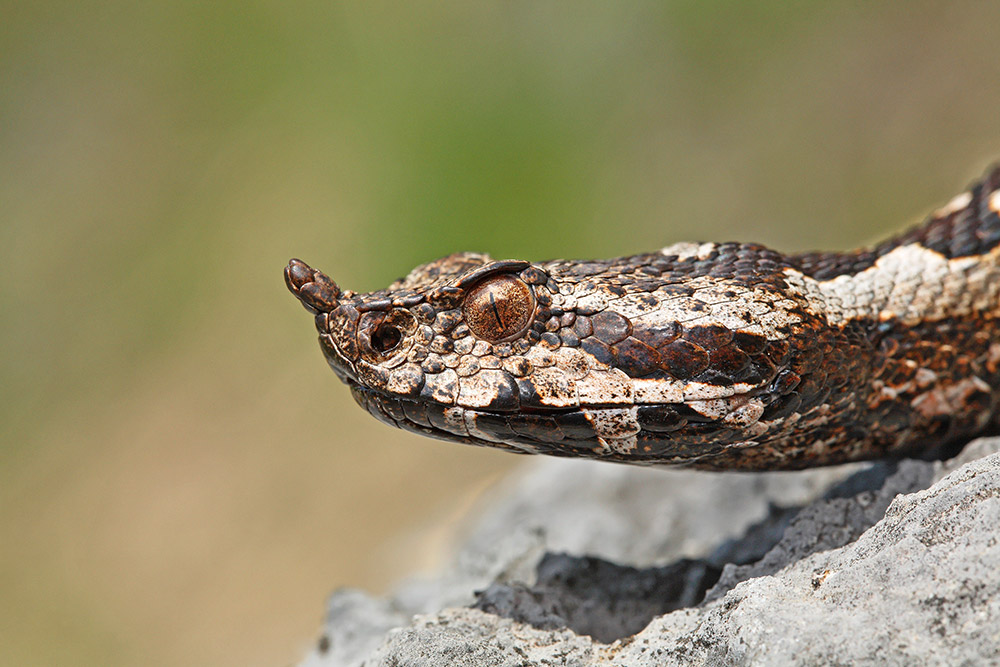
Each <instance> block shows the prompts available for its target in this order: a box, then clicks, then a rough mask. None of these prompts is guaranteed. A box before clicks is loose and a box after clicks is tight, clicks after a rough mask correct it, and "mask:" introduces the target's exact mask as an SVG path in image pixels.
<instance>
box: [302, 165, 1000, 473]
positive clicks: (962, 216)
mask: <svg viewBox="0 0 1000 667" xmlns="http://www.w3.org/2000/svg"><path fill="white" fill-rule="evenodd" d="M998 212H1000V168H995V169H994V170H993V171H991V172H990V173H989V174H988V175H987V176H986V177H985V178H984V179H983V181H981V182H980V183H977V184H976V185H974V186H973V187H972V188H971V190H970V191H969V192H967V193H964V194H963V195H960V196H958V197H956V198H955V199H954V200H952V202H950V203H949V204H947V205H945V206H944V207H942V208H941V209H939V210H938V211H937V212H936V213H935V214H933V215H932V216H931V218H930V219H929V220H928V221H927V222H926V223H925V224H924V225H922V226H921V227H918V228H916V229H914V230H911V231H910V232H907V233H905V234H903V235H901V236H898V237H896V238H894V239H892V240H889V241H887V242H885V243H883V244H881V245H878V246H876V247H875V248H873V249H871V250H859V251H856V252H851V253H840V254H838V253H812V254H804V255H797V256H785V255H782V254H780V253H778V252H775V251H773V250H770V249H768V248H765V247H763V246H760V245H755V244H740V243H723V244H714V243H702V244H696V243H681V244H676V245H673V246H670V247H668V248H664V249H663V250H662V251H660V252H654V253H648V254H642V255H635V256H631V257H620V258H615V259H609V260H599V261H598V260H588V261H565V260H556V261H551V262H542V263H536V264H532V263H528V262H524V261H517V260H505V261H500V262H496V261H493V260H492V259H491V258H490V257H489V256H487V255H482V254H474V253H459V254H455V255H450V256H448V257H445V258H442V259H440V260H437V261H435V262H431V263H429V264H425V265H423V266H420V267H418V268H416V269H414V270H413V271H412V272H411V273H410V274H409V275H408V276H406V277H405V278H403V279H401V280H399V281H397V282H395V283H393V284H392V285H390V286H389V287H388V288H387V289H385V290H380V291H378V292H373V293H369V294H356V293H353V292H350V291H344V290H341V289H340V288H339V287H338V286H337V285H336V284H335V283H334V282H333V281H332V280H330V279H329V278H328V277H327V276H326V275H325V274H323V273H321V272H319V271H317V270H315V269H312V268H310V267H309V266H307V265H306V264H304V263H303V262H301V261H299V260H292V261H291V262H290V263H289V265H288V267H287V268H286V270H285V278H286V282H287V284H288V286H289V289H291V290H292V292H293V293H294V294H295V295H296V296H297V297H298V298H299V299H300V300H301V301H302V303H303V304H304V305H305V306H306V308H307V309H309V310H310V311H311V312H312V313H314V315H315V319H316V328H317V330H318V331H319V333H320V345H321V347H322V349H323V352H324V354H325V356H326V358H327V361H328V362H329V364H330V366H331V367H332V368H333V370H334V371H335V372H336V373H337V375H338V376H339V377H340V378H341V379H342V380H343V381H345V382H346V383H348V384H349V385H350V387H351V390H352V394H353V396H354V398H355V400H357V402H358V403H359V404H360V405H361V406H363V407H364V408H365V409H367V410H368V411H369V412H370V413H371V414H372V415H373V416H375V417H376V418H378V419H379V420H381V421H383V422H385V423H387V424H389V425H392V426H396V427H399V428H403V429H406V430H410V431H414V432H418V433H423V434H425V435H429V436H432V437H437V438H443V439H446V440H455V441H459V442H466V443H471V444H478V445H487V446H491V447H500V448H504V449H508V450H511V451H516V452H524V453H541V454H551V455H556V456H577V457H590V458H596V459H604V460H611V461H620V462H625V463H638V464H675V465H688V466H692V467H698V468H706V469H739V470H769V469H792V468H802V467H808V466H814V465H826V464H832V463H838V462H842V461H850V460H859V459H870V458H878V457H885V456H901V455H905V454H910V453H914V452H920V451H922V450H924V449H926V448H927V447H929V446H932V445H941V444H942V443H952V442H960V441H962V440H966V439H969V438H971V437H973V436H975V435H977V434H981V433H985V432H988V431H991V430H993V429H994V428H995V426H996V424H997V421H998V420H997V411H998V410H997V405H998V402H1000V326H998V324H997V317H998V314H1000V261H998V254H1000V248H998V243H1000V217H998Z"/></svg>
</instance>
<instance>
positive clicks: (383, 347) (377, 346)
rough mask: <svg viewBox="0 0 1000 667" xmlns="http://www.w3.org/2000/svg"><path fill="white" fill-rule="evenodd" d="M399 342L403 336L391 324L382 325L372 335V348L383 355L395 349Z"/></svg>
mask: <svg viewBox="0 0 1000 667" xmlns="http://www.w3.org/2000/svg"><path fill="white" fill-rule="evenodd" d="M401 340H403V334H402V333H401V332H400V330H399V329H398V328H397V327H395V326H393V325H391V324H382V325H380V326H379V327H378V328H377V329H375V333H374V334H372V348H373V349H374V350H375V351H376V352H380V353H385V352H388V351H390V350H394V349H396V347H397V346H398V345H399V343H400V341H401Z"/></svg>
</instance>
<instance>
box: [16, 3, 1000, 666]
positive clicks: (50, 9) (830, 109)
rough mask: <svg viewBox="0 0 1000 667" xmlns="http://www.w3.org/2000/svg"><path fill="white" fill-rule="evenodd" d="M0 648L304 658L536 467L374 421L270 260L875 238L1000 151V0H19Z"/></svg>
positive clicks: (916, 215) (335, 269)
mask: <svg viewBox="0 0 1000 667" xmlns="http://www.w3.org/2000/svg"><path fill="white" fill-rule="evenodd" d="M0 17H2V18H0V276H2V280H0V399H2V400H0V656H3V657H2V661H3V662H4V664H18V665H29V664H39V665H41V664H46V665H48V664H75V665H109V664H143V665H176V664H185V665H187V664H192V665H193V664H199V665H209V664H213V665H216V664H217V665H251V664H256V665H282V664H290V663H292V662H294V661H296V660H297V659H298V658H300V657H301V656H302V655H303V654H304V652H305V650H306V648H307V647H308V646H309V645H310V644H311V643H312V642H313V641H314V639H315V637H316V636H317V630H318V628H319V625H320V621H321V619H322V614H323V604H324V599H325V597H326V595H327V594H328V592H329V591H331V590H332V589H334V588H335V587H338V586H344V585H350V586H359V587H364V588H367V589H370V590H375V591H379V590H384V589H385V588H386V587H387V586H389V585H391V583H392V582H393V581H395V580H397V579H399V578H400V577H402V576H404V575H407V574H409V573H412V572H415V571H419V570H420V569H421V568H425V567H430V566H432V565H433V564H434V563H435V562H439V561H440V557H441V554H442V552H443V551H444V550H445V549H446V545H447V538H446V536H447V535H448V532H449V526H451V525H452V524H453V523H454V522H455V520H456V519H457V518H459V517H461V516H462V515H463V514H465V513H466V512H468V511H469V510H468V508H469V507H470V503H471V502H472V499H474V498H475V497H476V494H477V493H479V492H480V491H481V490H482V489H483V488H484V487H486V486H488V484H489V483H490V481H491V480H493V479H495V478H496V477H497V476H499V475H501V474H503V473H504V472H505V471H506V470H508V469H510V468H511V467H513V466H514V465H517V464H518V463H520V459H517V457H513V456H510V455H506V454H500V453H494V452H490V451H487V450H478V449H474V448H465V447H460V446H457V445H450V444H443V443H438V442H433V441H429V440H422V439H420V438H418V437H416V436H411V435H407V434H404V433H400V432H394V431H392V430H391V429H388V428H386V427H384V426H382V425H381V424H379V423H377V422H376V421H374V420H372V419H370V418H369V417H367V416H366V415H364V414H363V413H362V412H361V411H360V410H359V409H357V408H356V407H355V406H354V405H353V402H352V401H351V400H350V398H349V395H348V392H347V390H346V389H345V388H344V387H342V386H340V385H339V384H338V383H337V381H336V379H335V377H334V376H333V374H332V373H330V371H329V370H328V369H327V368H326V365H325V363H324V361H323V359H322V356H321V354H320V351H319V348H318V346H317V345H316V342H315V337H314V333H313V329H312V322H311V319H310V317H309V316H308V315H307V314H306V313H305V311H303V310H302V308H301V307H300V306H299V305H298V304H297V303H296V302H295V301H294V300H293V299H292V298H291V297H290V296H289V295H288V294H287V293H286V291H285V287H284V285H283V283H282V279H281V269H282V268H283V266H284V264H285V262H286V261H287V259H288V258H289V257H292V256H298V257H302V258H303V259H305V260H306V261H308V262H310V263H313V264H315V265H317V266H319V267H320V268H322V269H324V270H325V271H326V272H328V273H329V274H330V275H331V276H333V277H334V278H335V279H336V280H337V281H338V282H339V283H340V284H341V285H343V286H346V287H348V288H351V289H355V290H370V289H377V288H379V287H382V286H384V285H385V284H387V283H388V282H389V281H391V280H393V279H395V278H396V277H398V276H399V275H401V274H403V273H405V272H406V271H408V270H409V269H410V268H411V267H412V266H413V265H415V264H417V263H420V262H423V261H427V260H430V259H433V258H435V257H438V256H441V255H444V254H447V253H450V252H454V251H458V250H482V251H488V252H491V253H492V254H493V255H494V256H497V257H517V258H525V259H546V258H551V257H595V256H611V255H616V254H625V253H632V252H641V251H647V250H650V249H654V248H658V247H661V246H663V245H666V244H668V243H671V242H674V241H679V240H696V239H704V240H732V239H736V240H755V241H761V242H765V243H768V244H771V245H774V246H777V247H779V248H782V249H786V250H804V249H809V248H816V247H824V248H847V247H851V246H855V245H858V244H861V243H865V242H871V241H873V240H876V239H877V238H878V237H880V236H881V235H883V234H885V233H888V232H889V231H891V230H896V229H899V228H900V227H901V226H902V225H904V224H906V223H908V222H911V223H912V222H916V221H918V220H919V219H920V218H921V217H923V216H924V215H925V214H926V213H928V212H929V211H930V210H931V209H932V208H933V207H935V206H937V205H939V204H941V203H943V202H944V201H946V200H947V199H949V198H950V197H951V196H952V195H953V194H956V193H958V192H959V191H960V189H961V188H963V187H964V186H965V185H966V183H967V182H968V181H969V180H970V179H972V178H974V177H975V176H976V175H977V174H978V173H980V171H981V170H982V169H983V168H985V167H986V165H987V164H988V163H989V162H990V161H992V160H994V159H997V158H1000V48H998V44H1000V4H998V3H995V2H979V3H970V2H938V3H928V2H920V1H910V2H906V3H854V2H825V1H824V2H819V1H815V2H785V1H770V2H757V3H726V2H719V1H715V0H677V1H671V2H633V3H604V2H557V3H549V2H539V3H536V2H524V1H519V2H505V3H469V2H465V1H459V0H455V1H445V2H437V3H426V4H421V5H419V6H418V5H416V4H414V3H381V2H366V3H340V2H315V1H310V0H304V1H300V2H287V1H277V0H251V1H249V2H228V1H217V2H191V1H189V0H180V1H177V2H145V1H143V0H138V1H137V0H130V1H128V2H124V1H118V0H74V1H73V2H66V1H58V0H35V1H33V2H16V1H13V2H12V1H10V0H0Z"/></svg>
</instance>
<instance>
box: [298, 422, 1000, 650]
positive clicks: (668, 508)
mask: <svg viewBox="0 0 1000 667" xmlns="http://www.w3.org/2000/svg"><path fill="white" fill-rule="evenodd" d="M997 452H1000V439H984V440H979V441H976V442H974V443H972V444H970V445H969V446H968V447H966V449H965V451H963V453H962V454H961V455H959V456H958V457H956V458H955V459H953V460H951V461H948V462H944V463H940V462H923V461H902V462H900V463H898V464H893V463H877V464H867V465H865V464H859V465H852V466H842V467H838V468H829V469H820V470H813V471H803V472H794V473H767V474H737V473H731V474H713V473H698V472H679V471H670V470H645V469H637V468H629V467H625V466H612V465H602V464H594V463H591V462H577V461H571V462H567V461H558V460H556V461H553V460H540V461H538V462H537V463H535V464H534V465H533V466H531V468H530V469H528V470H527V471H525V472H524V473H522V474H521V475H519V476H517V477H515V478H514V479H512V480H510V481H509V483H508V484H506V485H505V487H504V488H502V489H498V490H497V493H496V494H495V495H494V496H493V497H492V498H491V499H489V501H488V503H487V504H486V505H485V507H484V509H482V510H481V511H480V513H479V514H478V515H477V516H478V518H477V520H476V522H475V524H473V525H471V526H470V528H469V530H468V532H467V534H466V536H465V541H464V546H463V548H462V549H461V550H460V551H459V552H458V554H457V556H456V558H455V561H454V563H453V564H452V566H451V567H450V568H448V569H447V570H446V571H444V572H442V573H441V574H440V576H438V577H436V578H433V579H429V580H423V581H417V582H410V583H408V584H405V585H403V586H401V587H400V588H399V589H398V590H397V592H396V593H395V594H394V595H393V596H391V597H389V598H387V599H377V598H372V597H370V596H367V595H365V594H363V593H360V592H358V591H341V592H338V593H335V594H334V595H333V597H332V598H331V602H330V608H329V612H328V623H327V627H326V629H325V633H324V637H323V640H321V642H320V645H319V647H318V648H317V649H316V650H315V651H314V652H313V653H312V654H311V655H310V656H309V657H308V658H307V659H306V660H305V662H304V663H303V664H304V665H310V666H313V665H351V666H353V665H361V664H364V665H369V666H374V665H395V666H399V667H402V666H404V665H414V666H416V665H462V664H469V665H512V666H513V665H525V664H529V665H532V664H546V665H567V666H569V665H581V666H583V665H586V666H597V665H612V664H613V665H672V664H677V665H682V664H683V665H688V664H710V665H729V664H733V665H735V664H755V665H756V664H763V665H771V664H773V665H788V664H792V665H796V664H801V665H811V664H880V665H882V664H890V665H891V664H898V665H904V664H941V665H946V664H947V665H956V664H969V665H971V664H990V663H994V664H995V663H1000V544H998V539H997V528H996V527H997V526H998V525H1000V453H997ZM477 591H478V593H477ZM390 628H394V629H391V630H390Z"/></svg>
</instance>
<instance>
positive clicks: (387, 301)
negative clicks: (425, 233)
mask: <svg viewBox="0 0 1000 667" xmlns="http://www.w3.org/2000/svg"><path fill="white" fill-rule="evenodd" d="M545 278H546V276H545V274H544V272H542V271H540V270H538V269H536V268H533V267H531V265H530V264H529V263H528V262H524V261H520V260H504V261H494V260H492V259H491V258H490V257H489V256H488V255H483V254H477V253H457V254H454V255H449V256H447V257H443V258H441V259H439V260H437V261H434V262H430V263H428V264H424V265H422V266H419V267H417V268H416V269H414V270H413V271H411V272H410V273H409V274H408V275H407V276H406V277H405V278H401V279H400V280H398V281H396V282H395V283H393V284H392V285H390V286H389V287H388V288H386V289H384V290H379V291H376V292H369V293H355V292H351V291H349V290H345V291H342V290H340V288H339V287H338V286H337V285H336V283H335V282H334V281H333V280H331V279H330V278H329V277H328V276H327V275H326V274H324V273H322V272H321V271H318V270H316V269H313V268H312V267H310V266H309V265H307V264H306V263H304V262H302V261H301V260H298V259H293V260H291V261H290V262H289V264H288V266H287V267H286V268H285V283H286V285H287V286H288V288H289V290H290V291H291V292H292V294H294V295H295V296H296V297H297V298H298V299H299V301H301V302H302V304H303V305H304V306H305V307H306V309H307V310H309V311H310V312H311V313H313V314H314V315H315V320H316V328H317V330H318V331H319V334H320V345H321V347H322V349H323V352H324V354H325V356H326V358H327V361H328V362H329V364H330V366H331V367H332V368H333V370H334V371H335V372H336V373H337V375H338V376H339V377H340V378H341V379H342V380H344V381H345V382H347V383H348V384H349V385H350V386H351V388H352V389H353V390H354V394H355V397H356V398H357V399H358V400H359V401H362V397H363V396H365V395H367V393H375V394H379V395H385V396H392V397H396V398H405V399H412V400H421V401H427V402H431V403H435V404H438V405H455V404H458V403H461V404H463V405H467V406H472V405H475V406H477V407H486V406H490V407H492V408H494V409H496V410H512V409H515V408H516V407H517V400H516V394H517V392H516V386H515V385H514V384H513V383H511V382H506V383H505V382H503V381H502V379H501V377H500V372H499V369H500V367H501V362H500V358H499V357H496V356H493V357H491V359H488V360H486V363H487V365H492V367H491V368H485V369H483V368H481V366H480V363H479V360H480V359H481V358H482V357H484V356H489V355H490V354H491V353H492V352H494V346H497V347H498V349H499V350H500V351H501V352H500V353H501V354H503V355H504V356H505V357H506V356H510V355H511V354H512V353H513V351H514V350H515V349H517V350H519V351H520V352H524V351H526V350H527V349H528V347H529V346H530V344H531V342H532V341H537V340H538V339H539V335H538V333H537V332H529V328H530V325H531V324H532V323H533V321H534V319H535V315H536V309H537V307H538V302H539V299H538V298H537V297H536V294H542V296H541V301H542V302H543V303H544V302H550V301H551V299H550V298H549V297H548V295H547V294H544V288H539V287H538V285H539V284H540V283H543V282H544V281H545ZM539 290H540V291H539ZM519 340H520V342H518V341H519ZM481 370H484V371H485V372H484V373H483V374H482V375H481V376H479V377H480V378H481V379H480V380H479V381H477V380H476V379H466V380H464V381H462V380H461V379H460V378H469V377H470V376H473V375H479V372H480V371H481ZM487 385H488V387H487ZM463 388H464V391H463Z"/></svg>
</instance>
